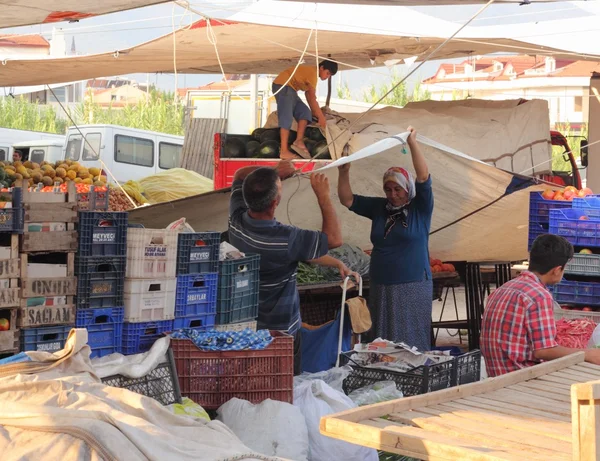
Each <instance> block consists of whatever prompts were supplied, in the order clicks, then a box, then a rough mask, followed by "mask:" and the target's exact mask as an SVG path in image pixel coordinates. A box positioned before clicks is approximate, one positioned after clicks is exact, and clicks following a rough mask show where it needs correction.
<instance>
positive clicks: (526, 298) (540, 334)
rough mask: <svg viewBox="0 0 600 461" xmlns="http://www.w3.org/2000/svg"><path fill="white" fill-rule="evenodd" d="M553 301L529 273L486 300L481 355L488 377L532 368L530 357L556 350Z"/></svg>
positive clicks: (536, 278)
mask: <svg viewBox="0 0 600 461" xmlns="http://www.w3.org/2000/svg"><path fill="white" fill-rule="evenodd" d="M553 311H554V300H553V298H552V295H551V294H550V292H549V291H548V290H547V289H546V287H545V286H544V285H543V284H542V283H541V282H540V280H539V279H538V277H537V276H536V275H535V274H533V273H531V272H528V271H526V272H523V273H522V274H521V275H519V276H518V277H517V278H515V279H513V280H511V281H510V282H508V283H505V284H504V285H502V286H501V287H500V288H498V289H497V290H496V291H494V293H492V295H491V296H490V297H489V298H488V302H487V305H486V308H485V311H484V313H483V323H482V326H481V352H482V354H483V357H484V359H485V365H486V369H487V372H488V375H489V376H490V377H493V376H498V375H503V374H505V373H509V372H511V371H515V370H519V369H521V368H525V367H529V366H532V365H535V364H536V363H538V362H539V360H536V359H535V357H534V355H533V353H534V351H536V350H539V349H548V348H551V347H556V346H558V343H557V342H556V339H555V338H556V322H555V321H554V312H553Z"/></svg>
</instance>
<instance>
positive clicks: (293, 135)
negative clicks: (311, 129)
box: [288, 130, 298, 144]
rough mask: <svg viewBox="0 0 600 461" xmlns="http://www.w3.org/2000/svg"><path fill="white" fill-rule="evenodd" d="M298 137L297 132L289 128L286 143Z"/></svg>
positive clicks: (290, 142)
mask: <svg viewBox="0 0 600 461" xmlns="http://www.w3.org/2000/svg"><path fill="white" fill-rule="evenodd" d="M296 139H298V132H296V131H292V130H290V137H289V138H288V144H292V143H293V142H294V141H295V140H296Z"/></svg>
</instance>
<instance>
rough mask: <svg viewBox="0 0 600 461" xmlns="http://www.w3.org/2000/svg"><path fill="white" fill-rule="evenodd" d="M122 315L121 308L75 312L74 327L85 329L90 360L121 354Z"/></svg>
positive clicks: (122, 309) (123, 312) (123, 310)
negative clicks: (89, 349)
mask: <svg viewBox="0 0 600 461" xmlns="http://www.w3.org/2000/svg"><path fill="white" fill-rule="evenodd" d="M124 315H125V309H124V308H123V307H112V308H106V309H82V310H78V311H77V320H76V322H75V325H76V326H77V328H86V329H87V331H88V345H89V346H90V348H91V349H92V354H91V357H92V358H93V357H104V356H105V355H108V354H113V353H115V352H121V343H122V342H123V317H124Z"/></svg>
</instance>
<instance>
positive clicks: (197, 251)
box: [177, 232, 221, 275]
mask: <svg viewBox="0 0 600 461" xmlns="http://www.w3.org/2000/svg"><path fill="white" fill-rule="evenodd" d="M220 242H221V234H220V233H219V232H194V233H185V232H182V233H181V234H179V237H178V239H177V275H186V274H202V273H205V272H217V271H218V270H219V247H220Z"/></svg>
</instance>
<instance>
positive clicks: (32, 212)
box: [15, 182, 78, 352]
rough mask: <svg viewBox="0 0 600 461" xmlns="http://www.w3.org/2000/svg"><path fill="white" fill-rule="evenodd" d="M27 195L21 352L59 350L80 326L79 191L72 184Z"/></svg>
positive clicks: (24, 195)
mask: <svg viewBox="0 0 600 461" xmlns="http://www.w3.org/2000/svg"><path fill="white" fill-rule="evenodd" d="M15 191H16V189H15ZM21 193H22V201H23V221H24V229H23V234H22V236H21V241H20V265H21V289H20V296H19V297H20V300H19V310H18V319H17V325H18V326H19V328H20V329H21V334H20V344H21V350H22V351H36V350H37V351H48V352H53V351H56V350H59V349H62V348H63V347H64V344H65V341H66V339H67V337H68V335H69V331H70V330H71V328H72V327H73V326H74V325H75V305H74V302H73V296H74V295H75V293H76V290H77V279H76V278H75V252H76V251H77V231H76V230H75V225H76V223H77V221H78V216H77V193H76V190H75V184H74V183H72V182H71V183H69V186H68V188H67V191H66V192H60V190H59V189H58V188H57V189H56V190H55V191H54V192H41V191H39V190H28V189H25V188H24V189H22V191H21Z"/></svg>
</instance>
